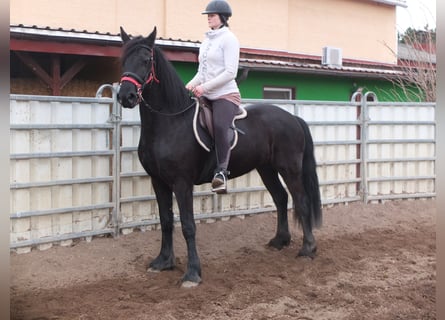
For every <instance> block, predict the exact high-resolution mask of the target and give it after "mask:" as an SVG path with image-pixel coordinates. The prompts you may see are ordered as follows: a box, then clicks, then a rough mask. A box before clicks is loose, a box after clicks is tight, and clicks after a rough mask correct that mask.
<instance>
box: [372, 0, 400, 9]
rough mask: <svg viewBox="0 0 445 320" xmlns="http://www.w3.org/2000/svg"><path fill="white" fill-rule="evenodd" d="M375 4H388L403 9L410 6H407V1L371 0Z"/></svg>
mask: <svg viewBox="0 0 445 320" xmlns="http://www.w3.org/2000/svg"><path fill="white" fill-rule="evenodd" d="M371 1H373V2H378V3H382V4H387V5H390V6H399V7H403V8H407V7H408V5H407V4H406V0H371Z"/></svg>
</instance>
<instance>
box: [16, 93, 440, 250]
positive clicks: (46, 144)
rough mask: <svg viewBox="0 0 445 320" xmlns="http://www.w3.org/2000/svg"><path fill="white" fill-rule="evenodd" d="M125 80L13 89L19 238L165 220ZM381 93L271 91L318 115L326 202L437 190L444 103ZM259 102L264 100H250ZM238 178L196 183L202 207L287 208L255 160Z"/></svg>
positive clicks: (305, 114) (21, 242)
mask: <svg viewBox="0 0 445 320" xmlns="http://www.w3.org/2000/svg"><path fill="white" fill-rule="evenodd" d="M116 89H117V88H116V87H115V86H111V85H104V86H102V87H101V88H99V90H98V93H97V95H96V97H95V98H78V97H48V96H25V95H11V99H10V101H11V109H10V110H11V111H10V115H11V116H10V122H11V135H10V145H11V147H10V148H11V150H10V153H11V155H10V159H11V162H10V163H11V165H10V181H11V184H10V189H11V195H10V198H11V213H10V219H11V224H10V225H11V228H10V229H11V232H10V240H11V242H10V247H11V248H12V249H15V250H17V251H19V252H27V251H29V250H30V248H31V247H34V246H37V247H39V248H40V249H45V248H47V247H50V246H51V245H52V244H54V243H57V244H60V245H70V244H71V243H72V241H73V239H76V238H85V239H87V240H90V239H91V238H92V237H93V236H100V235H105V234H110V235H113V236H117V235H118V234H120V233H124V234H125V233H128V232H131V231H132V230H134V228H138V229H141V230H147V229H153V228H157V227H158V226H159V217H158V211H157V204H156V200H155V196H154V192H153V190H152V187H151V183H150V178H149V177H148V176H147V175H146V174H145V172H144V170H143V169H142V166H141V165H140V163H139V160H138V158H137V151H136V150H137V144H138V140H139V132H140V131H139V130H140V125H139V123H140V121H139V113H138V111H137V110H127V109H122V108H121V107H120V105H119V104H118V103H117V102H116ZM104 90H111V92H112V98H105V97H102V92H103V91H104ZM371 98H372V99H371ZM356 100H357V101H356ZM369 100H373V101H369ZM376 100H377V99H375V95H373V94H372V93H370V94H367V95H365V96H360V97H354V99H353V101H351V102H326V101H296V100H294V101H287V100H273V101H270V100H268V102H272V103H274V104H277V105H279V106H280V107H282V108H283V109H285V110H287V111H289V112H291V113H293V114H297V115H299V116H301V117H302V118H303V119H305V120H306V121H307V122H308V124H309V125H310V128H311V132H312V135H313V138H314V143H315V153H316V159H317V162H318V168H317V170H318V175H319V179H320V191H321V195H322V202H323V205H325V206H326V205H332V204H336V203H347V202H352V201H364V202H365V203H367V202H369V201H382V200H387V199H402V198H428V197H434V196H435V187H434V182H435V120H434V119H435V115H434V111H435V104H432V103H415V104H413V103H381V102H378V101H376ZM253 102H261V100H249V99H246V100H244V101H243V103H244V104H249V103H253ZM229 190H230V193H229V194H227V195H216V194H214V193H212V192H211V191H210V187H209V185H207V184H206V185H201V186H196V187H195V190H194V208H195V217H196V219H197V220H198V221H214V220H216V219H228V218H229V217H230V216H234V215H246V214H255V213H261V212H270V211H274V210H275V206H274V204H273V201H272V199H271V197H270V195H269V193H268V192H267V191H266V189H265V188H264V186H263V185H262V182H261V179H260V178H259V176H258V174H257V173H256V172H255V171H253V172H251V173H249V174H247V175H245V176H243V177H239V178H236V179H233V180H230V181H229ZM174 212H176V213H177V212H178V209H177V207H174ZM176 219H177V221H179V219H178V216H176Z"/></svg>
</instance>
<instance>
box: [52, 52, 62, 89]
mask: <svg viewBox="0 0 445 320" xmlns="http://www.w3.org/2000/svg"><path fill="white" fill-rule="evenodd" d="M51 73H52V75H53V79H52V80H53V81H52V86H51V89H52V91H53V96H60V93H61V88H60V55H58V54H52V55H51Z"/></svg>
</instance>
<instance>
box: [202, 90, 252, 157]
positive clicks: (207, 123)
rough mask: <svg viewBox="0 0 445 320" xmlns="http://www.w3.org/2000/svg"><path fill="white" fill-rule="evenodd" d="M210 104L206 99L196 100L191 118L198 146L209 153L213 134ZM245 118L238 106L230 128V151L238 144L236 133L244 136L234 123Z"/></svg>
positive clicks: (244, 112) (242, 110)
mask: <svg viewBox="0 0 445 320" xmlns="http://www.w3.org/2000/svg"><path fill="white" fill-rule="evenodd" d="M212 112H213V111H212V104H211V102H210V101H209V100H208V99H206V98H198V99H196V107H195V115H194V117H193V132H194V133H195V138H196V140H197V141H198V143H199V145H200V146H201V147H203V148H204V150H206V151H207V152H210V150H212V148H213V141H214V133H213V120H212V119H213V118H212ZM246 117H247V111H246V109H244V108H243V107H241V106H239V113H238V114H237V115H235V117H234V118H233V121H232V125H231V126H230V128H231V129H232V131H231V135H232V137H231V144H230V149H231V150H232V149H233V148H235V146H236V144H237V143H238V132H239V133H241V134H244V132H243V131H242V130H240V129H238V128H237V127H236V126H235V121H236V120H239V119H244V118H246Z"/></svg>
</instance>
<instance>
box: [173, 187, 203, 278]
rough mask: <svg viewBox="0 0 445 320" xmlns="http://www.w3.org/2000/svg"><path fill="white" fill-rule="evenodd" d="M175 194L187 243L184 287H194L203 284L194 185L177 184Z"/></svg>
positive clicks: (174, 189)
mask: <svg viewBox="0 0 445 320" xmlns="http://www.w3.org/2000/svg"><path fill="white" fill-rule="evenodd" d="M173 192H174V193H175V195H176V200H177V202H178V207H179V214H180V218H181V225H182V234H183V235H184V238H185V241H186V243H187V255H188V261H187V270H186V272H185V274H184V276H183V278H182V286H183V287H194V286H197V285H198V284H199V283H200V282H201V263H200V261H199V256H198V252H197V250H196V240H195V235H196V225H195V217H194V215H193V184H192V183H189V182H186V181H181V182H178V183H175V186H174V188H173Z"/></svg>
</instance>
